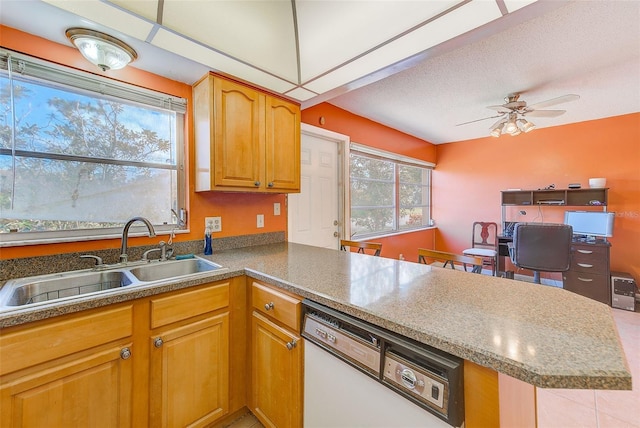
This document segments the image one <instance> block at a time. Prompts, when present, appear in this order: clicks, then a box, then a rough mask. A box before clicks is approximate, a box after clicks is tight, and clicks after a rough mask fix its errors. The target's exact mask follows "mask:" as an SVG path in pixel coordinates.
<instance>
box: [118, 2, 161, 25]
mask: <svg viewBox="0 0 640 428" xmlns="http://www.w3.org/2000/svg"><path fill="white" fill-rule="evenodd" d="M111 3H113V4H116V5H118V6H120V7H122V8H123V9H127V10H130V11H131V12H133V13H136V14H138V15H140V16H143V17H145V18H147V19H148V20H149V21H152V22H156V20H157V18H158V3H159V2H158V0H145V1H140V0H111Z"/></svg>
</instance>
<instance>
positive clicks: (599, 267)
mask: <svg viewBox="0 0 640 428" xmlns="http://www.w3.org/2000/svg"><path fill="white" fill-rule="evenodd" d="M607 266H608V261H607V259H606V258H604V257H600V258H596V257H593V256H589V257H584V256H582V255H580V254H576V253H574V257H572V258H571V268H570V270H572V271H576V272H588V273H593V274H601V275H603V274H605V273H606V272H607Z"/></svg>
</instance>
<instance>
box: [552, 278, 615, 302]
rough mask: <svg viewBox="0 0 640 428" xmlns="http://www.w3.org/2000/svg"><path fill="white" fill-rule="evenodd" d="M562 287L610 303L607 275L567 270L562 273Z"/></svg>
mask: <svg viewBox="0 0 640 428" xmlns="http://www.w3.org/2000/svg"><path fill="white" fill-rule="evenodd" d="M563 288H564V289H565V290H569V291H572V292H574V293H577V294H580V295H582V296H585V297H589V298H591V299H594V300H597V301H599V302H602V303H606V304H608V305H609V304H611V303H610V300H611V291H610V288H609V278H608V276H607V275H598V274H592V273H589V272H574V271H568V272H565V273H564V274H563Z"/></svg>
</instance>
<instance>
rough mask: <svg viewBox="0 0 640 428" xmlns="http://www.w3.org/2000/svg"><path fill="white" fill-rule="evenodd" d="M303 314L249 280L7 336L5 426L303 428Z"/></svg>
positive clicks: (295, 303)
mask: <svg viewBox="0 0 640 428" xmlns="http://www.w3.org/2000/svg"><path fill="white" fill-rule="evenodd" d="M300 316H301V299H300V298H299V297H297V296H294V295H292V294H290V293H286V292H283V291H281V290H278V289H276V288H273V287H271V286H268V285H266V284H261V283H259V282H257V281H254V280H251V279H249V280H247V279H246V278H245V277H244V276H241V277H235V278H231V279H228V280H224V281H217V282H212V283H208V284H202V285H199V286H194V287H190V288H186V289H184V290H178V291H173V292H168V293H164V294H159V295H156V296H151V297H146V298H142V299H137V300H133V301H130V302H125V303H119V304H114V305H112V306H108V307H103V308H96V309H90V310H86V311H81V312H78V313H75V314H68V315H61V316H58V317H52V318H50V319H47V320H42V321H37V322H33V323H27V324H23V325H20V326H16V327H10V328H5V329H2V330H1V331H0V399H1V403H0V426H2V427H5V426H6V427H46V428H53V427H71V426H87V427H89V426H90V427H118V428H120V427H139V426H151V427H186V426H189V427H201V426H215V425H216V424H221V423H223V422H224V421H226V420H227V418H230V417H232V416H233V415H234V414H236V413H241V412H242V411H243V409H245V406H246V407H249V409H250V410H251V411H253V413H254V414H255V415H256V416H257V417H258V419H260V421H261V422H262V423H263V424H264V425H265V426H268V427H278V428H289V427H301V426H302V419H303V417H302V403H303V400H302V396H303V352H304V346H303V345H304V341H303V340H302V339H301V337H300V335H299V332H300Z"/></svg>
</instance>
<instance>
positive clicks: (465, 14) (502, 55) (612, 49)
mask: <svg viewBox="0 0 640 428" xmlns="http://www.w3.org/2000/svg"><path fill="white" fill-rule="evenodd" d="M0 22H1V23H2V24H4V25H7V26H10V27H13V28H17V29H20V30H22V31H25V32H27V33H31V34H34V35H37V36H40V37H44V38H46V39H49V40H52V41H55V42H58V43H63V44H69V42H68V41H67V40H66V38H65V36H64V32H65V30H66V29H67V28H69V27H74V26H80V27H86V28H92V29H96V30H100V31H104V32H107V33H109V34H111V35H113V36H115V37H118V38H121V39H122V40H124V41H125V42H127V43H129V44H130V45H131V46H133V47H134V48H135V49H136V51H137V52H138V54H139V58H138V60H137V61H136V62H135V63H133V64H132V66H133V67H137V68H140V69H144V70H147V71H151V72H153V73H156V74H159V75H162V76H165V77H168V78H171V79H174V80H178V81H181V82H185V83H188V84H192V83H194V82H195V81H196V80H198V79H199V78H200V77H201V76H202V75H203V74H205V73H206V72H207V71H208V70H215V71H218V72H221V73H226V74H230V75H233V76H236V77H238V78H240V79H243V80H246V81H250V82H252V83H254V84H256V85H258V86H262V87H264V88H267V89H269V90H271V91H274V92H277V93H280V94H283V95H285V96H287V97H289V98H292V99H295V100H298V101H300V102H301V103H302V106H303V108H305V107H309V106H313V105H315V104H317V103H320V102H323V101H328V102H330V103H332V104H335V105H337V106H339V107H341V108H344V109H345V110H349V111H351V112H353V113H355V114H358V115H360V116H363V117H367V118H369V119H371V120H374V121H377V122H380V123H383V124H385V125H388V126H390V127H392V128H395V129H398V130H400V131H403V132H406V133H409V134H412V135H415V136H417V137H419V138H422V139H425V140H427V141H431V142H433V143H436V144H437V143H442V142H450V141H459V140H464V139H469V138H476V137H482V136H486V135H487V134H488V131H489V130H488V127H489V126H490V125H491V124H492V123H493V122H494V121H493V120H488V121H486V122H485V121H481V122H476V123H474V124H469V125H464V126H456V124H458V123H461V122H466V121H470V120H475V119H479V118H482V117H486V116H491V115H494V114H495V112H494V111H491V110H487V109H486V108H485V107H486V106H488V105H496V104H502V102H503V101H502V98H503V97H504V96H506V95H507V94H508V93H511V92H522V93H523V95H522V97H521V99H524V100H526V101H527V102H528V103H529V104H533V103H536V102H539V101H543V100H546V99H549V98H555V97H557V96H561V95H565V94H569V93H574V94H578V95H580V96H581V98H580V100H578V101H574V102H572V103H568V104H567V105H563V106H558V107H554V108H566V110H567V113H566V114H565V115H563V116H560V117H557V118H536V120H535V122H536V124H537V125H538V127H545V126H555V125H559V124H563V123H572V122H580V121H583V120H590V119H597V118H601V117H609V116H615V115H619V114H625V113H630V112H637V111H640V107H639V106H640V2H639V1H637V0H631V1H605V0H602V1H579V2H566V1H559V0H553V1H547V0H539V1H531V0H473V1H469V0H465V1H460V0H412V1H400V0H395V1H394V0H386V1H385V0H254V1H249V0H135V1H133V0H112V1H106V0H103V1H99V0H45V1H39V0H0ZM0 43H1V41H0ZM107 74H108V72H107ZM501 138H511V137H501Z"/></svg>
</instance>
